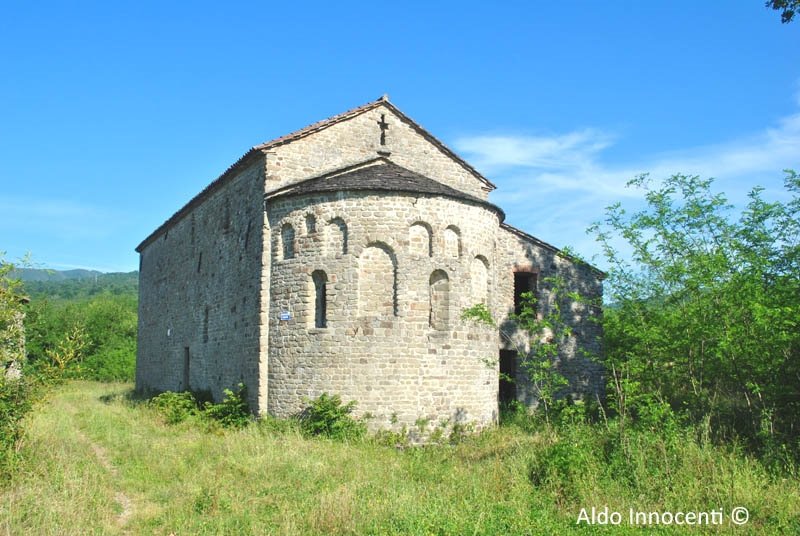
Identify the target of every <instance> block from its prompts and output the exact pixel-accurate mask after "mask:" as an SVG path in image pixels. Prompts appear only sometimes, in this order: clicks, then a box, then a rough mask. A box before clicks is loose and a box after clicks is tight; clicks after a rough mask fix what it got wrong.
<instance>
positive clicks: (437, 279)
mask: <svg viewBox="0 0 800 536" xmlns="http://www.w3.org/2000/svg"><path fill="white" fill-rule="evenodd" d="M428 289H429V298H430V302H429V303H430V309H429V313H428V324H429V325H430V327H431V328H432V329H437V330H446V329H447V326H448V324H449V322H450V278H448V277H447V273H446V272H445V271H444V270H436V271H434V272H433V273H432V274H431V277H430V279H429V281H428Z"/></svg>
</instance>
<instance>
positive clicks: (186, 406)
mask: <svg viewBox="0 0 800 536" xmlns="http://www.w3.org/2000/svg"><path fill="white" fill-rule="evenodd" d="M150 406H151V407H154V408H156V409H157V410H158V412H159V413H161V414H162V415H163V416H164V420H165V421H166V422H167V424H178V423H180V422H183V421H185V420H186V419H188V418H189V417H191V416H193V415H197V414H199V413H200V410H199V408H198V405H197V400H196V399H195V397H194V395H193V394H192V393H190V392H189V391H183V392H181V393H175V392H172V391H166V392H164V393H161V394H160V395H157V396H154V397H153V398H151V399H150Z"/></svg>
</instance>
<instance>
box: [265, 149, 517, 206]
mask: <svg viewBox="0 0 800 536" xmlns="http://www.w3.org/2000/svg"><path fill="white" fill-rule="evenodd" d="M355 190H368V191H384V192H387V191H388V192H408V193H420V194H430V195H438V196H444V197H450V198H454V199H460V200H464V201H470V202H472V203H477V204H480V205H482V206H485V207H489V208H491V209H492V210H494V211H495V212H497V213H498V214H499V215H500V221H502V220H503V219H504V218H505V213H504V212H503V211H502V209H500V208H499V207H497V206H495V205H493V204H491V203H489V202H487V201H484V200H483V199H480V198H478V197H475V196H472V195H469V194H466V193H464V192H461V191H459V190H456V189H455V188H451V187H450V186H447V185H446V184H442V183H440V182H437V181H435V180H433V179H431V178H428V177H426V176H424V175H420V174H419V173H416V172H414V171H411V170H409V169H406V168H404V167H402V166H398V165H397V164H395V163H394V162H392V161H391V160H389V159H388V158H383V157H379V158H374V159H371V160H368V161H366V162H362V163H360V164H356V165H354V166H350V167H348V168H344V169H339V170H336V171H333V172H329V173H326V174H324V175H321V176H319V177H314V178H311V179H307V180H304V181H301V182H298V183H295V184H290V185H289V186H285V187H283V188H280V189H278V190H274V191H272V192H270V193H268V194H267V196H266V197H267V199H274V198H277V197H285V196H294V195H303V194H310V193H320V192H323V193H324V192H337V191H355Z"/></svg>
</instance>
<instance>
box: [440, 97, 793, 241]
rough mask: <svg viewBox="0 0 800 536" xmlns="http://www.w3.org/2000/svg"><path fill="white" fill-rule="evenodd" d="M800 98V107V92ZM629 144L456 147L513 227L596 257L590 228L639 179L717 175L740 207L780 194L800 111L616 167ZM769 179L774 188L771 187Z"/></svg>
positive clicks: (490, 140) (476, 143)
mask: <svg viewBox="0 0 800 536" xmlns="http://www.w3.org/2000/svg"><path fill="white" fill-rule="evenodd" d="M796 99H797V104H798V107H800V89H798V92H797V95H796ZM624 142H625V140H624V138H622V137H620V136H618V135H617V134H615V133H614V132H609V131H605V130H602V129H580V130H576V131H574V132H568V133H562V134H557V135H554V136H512V135H480V136H469V137H462V138H460V139H457V140H455V142H454V145H455V148H456V149H457V150H458V151H459V152H460V153H462V154H463V155H464V156H465V158H466V159H467V160H469V161H470V162H473V163H474V164H475V166H476V167H477V168H478V169H479V170H481V171H482V172H484V173H486V175H487V176H489V177H490V178H491V179H492V180H493V181H494V182H495V183H496V184H497V186H498V190H497V191H496V192H494V193H493V194H492V200H493V201H494V202H496V203H498V204H499V205H501V206H502V207H503V208H504V209H506V212H507V213H508V220H509V223H511V224H513V225H518V226H520V227H523V228H524V229H525V230H528V231H530V232H533V233H534V234H538V235H539V236H540V237H541V238H542V239H544V240H547V241H550V242H553V243H555V244H557V245H571V246H573V247H575V248H576V249H578V251H579V252H581V253H583V254H584V255H587V256H591V255H592V254H594V253H596V252H597V247H596V246H595V244H594V241H593V239H591V238H589V237H587V236H586V235H585V233H584V230H585V229H586V228H587V227H588V226H589V225H590V224H591V223H592V222H593V221H596V220H598V219H601V218H602V216H603V212H604V210H603V209H604V207H605V206H608V205H609V204H611V203H613V202H615V201H619V200H624V199H626V198H627V199H628V200H629V202H633V201H634V200H633V199H631V196H636V197H639V196H640V194H639V193H637V192H635V191H633V190H630V189H629V188H627V187H626V183H627V182H628V181H629V180H630V179H632V178H633V177H635V176H637V175H639V174H642V173H650V175H651V176H652V177H654V178H659V177H667V176H670V175H673V174H675V173H686V174H696V175H701V176H704V177H715V178H717V179H718V181H719V183H718V187H719V188H721V189H722V190H723V191H725V192H726V193H727V194H728V196H729V198H731V199H732V200H733V201H734V202H736V201H741V200H743V199H744V196H745V194H746V192H747V191H749V189H750V188H752V187H753V186H755V185H758V184H760V185H763V186H766V187H767V188H768V189H772V190H775V191H778V190H780V184H781V179H782V174H781V170H782V169H785V168H790V167H791V168H795V169H797V168H798V167H800V112H795V113H793V114H790V115H787V116H785V117H783V118H782V119H780V120H779V121H777V122H776V123H775V124H774V125H770V126H768V127H765V128H763V129H762V130H761V131H758V132H754V133H751V134H749V135H746V136H740V137H738V138H735V139H728V140H719V141H716V142H714V143H709V144H707V145H702V146H697V147H686V148H684V149H682V150H679V151H672V152H669V153H657V154H651V155H644V156H640V157H639V158H638V159H636V160H635V161H630V162H627V163H625V164H622V165H621V164H615V163H610V162H609V160H608V159H607V158H606V154H605V152H606V150H607V149H608V148H610V147H612V146H614V145H615V144H619V147H620V148H624ZM764 177H769V178H770V180H771V181H772V183H771V184H764Z"/></svg>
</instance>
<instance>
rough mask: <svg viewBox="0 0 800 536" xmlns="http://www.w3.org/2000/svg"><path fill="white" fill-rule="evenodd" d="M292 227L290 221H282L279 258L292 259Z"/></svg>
mask: <svg viewBox="0 0 800 536" xmlns="http://www.w3.org/2000/svg"><path fill="white" fill-rule="evenodd" d="M294 238H295V237H294V227H292V224H291V223H284V224H283V226H282V227H281V249H280V251H281V258H282V259H293V258H294V250H295V240H294Z"/></svg>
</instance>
